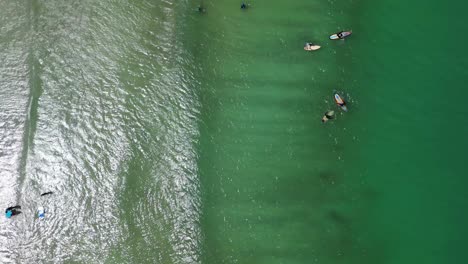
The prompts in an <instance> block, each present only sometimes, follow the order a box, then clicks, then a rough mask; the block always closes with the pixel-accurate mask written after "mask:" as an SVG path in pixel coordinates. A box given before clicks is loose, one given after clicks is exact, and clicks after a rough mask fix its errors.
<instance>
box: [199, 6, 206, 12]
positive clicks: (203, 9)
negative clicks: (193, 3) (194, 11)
mask: <svg viewBox="0 0 468 264" xmlns="http://www.w3.org/2000/svg"><path fill="white" fill-rule="evenodd" d="M198 12H200V13H202V14H203V13H205V12H206V8H204V7H203V6H199V7H198Z"/></svg>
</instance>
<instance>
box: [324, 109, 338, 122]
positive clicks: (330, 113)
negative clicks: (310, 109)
mask: <svg viewBox="0 0 468 264" xmlns="http://www.w3.org/2000/svg"><path fill="white" fill-rule="evenodd" d="M334 115H335V112H334V111H331V110H330V111H327V112H326V113H325V114H324V115H323V117H322V123H325V122H327V121H328V120H330V119H333V116H334Z"/></svg>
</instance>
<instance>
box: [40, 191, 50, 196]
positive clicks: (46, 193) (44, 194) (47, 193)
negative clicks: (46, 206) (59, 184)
mask: <svg viewBox="0 0 468 264" xmlns="http://www.w3.org/2000/svg"><path fill="white" fill-rule="evenodd" d="M49 194H53V192H45V193H43V194H41V196H46V195H49Z"/></svg>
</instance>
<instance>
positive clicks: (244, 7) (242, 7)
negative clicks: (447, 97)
mask: <svg viewBox="0 0 468 264" xmlns="http://www.w3.org/2000/svg"><path fill="white" fill-rule="evenodd" d="M247 7H249V6H248V5H247V4H246V3H244V2H242V4H241V9H247Z"/></svg>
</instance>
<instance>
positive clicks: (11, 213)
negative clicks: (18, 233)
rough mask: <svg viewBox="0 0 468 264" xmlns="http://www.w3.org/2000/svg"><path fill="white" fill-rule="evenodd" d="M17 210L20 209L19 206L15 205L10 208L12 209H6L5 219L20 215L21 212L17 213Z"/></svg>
mask: <svg viewBox="0 0 468 264" xmlns="http://www.w3.org/2000/svg"><path fill="white" fill-rule="evenodd" d="M19 209H21V206H19V205H15V206H12V207H8V208H7V209H6V210H5V216H6V218H11V217H12V216H14V215H19V214H21V211H19Z"/></svg>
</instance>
